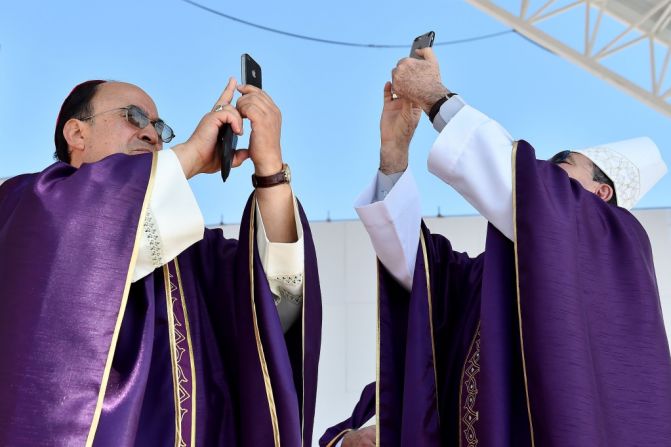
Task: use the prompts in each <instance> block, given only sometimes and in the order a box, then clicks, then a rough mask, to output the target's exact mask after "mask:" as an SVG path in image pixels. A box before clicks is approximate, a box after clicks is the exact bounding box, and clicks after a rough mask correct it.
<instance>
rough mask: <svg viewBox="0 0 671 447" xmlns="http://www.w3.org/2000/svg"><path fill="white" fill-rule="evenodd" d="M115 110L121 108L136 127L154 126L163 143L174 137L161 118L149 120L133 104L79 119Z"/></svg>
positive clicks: (82, 119)
mask: <svg viewBox="0 0 671 447" xmlns="http://www.w3.org/2000/svg"><path fill="white" fill-rule="evenodd" d="M117 110H123V111H124V116H125V118H126V121H128V122H129V123H131V124H132V125H133V126H135V127H137V128H138V129H144V128H145V127H147V125H148V124H151V125H152V126H154V129H156V133H157V134H158V136H159V137H160V138H161V141H163V142H164V143H170V141H172V139H173V138H175V133H174V132H173V131H172V128H171V127H170V126H168V125H167V124H166V123H164V122H163V120H161V119H158V120H154V121H152V120H150V119H149V117H148V116H147V114H146V113H144V112H143V111H142V109H141V108H139V107H138V106H134V105H130V106H126V107H117V108H116V109H110V110H105V111H104V112H99V113H96V114H94V115H91V116H87V117H84V118H79V120H81V121H86V120H90V119H92V118H95V117H96V116H98V115H102V114H103V113H109V112H115V111H117Z"/></svg>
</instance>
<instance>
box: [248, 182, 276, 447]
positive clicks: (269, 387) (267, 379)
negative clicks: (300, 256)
mask: <svg viewBox="0 0 671 447" xmlns="http://www.w3.org/2000/svg"><path fill="white" fill-rule="evenodd" d="M255 211H256V195H254V197H253V199H252V207H251V216H250V218H249V290H250V292H251V293H250V295H251V296H250V298H251V304H252V322H253V323H254V336H255V337H256V349H257V352H258V354H259V362H260V363H261V372H262V374H263V382H264V385H265V388H266V397H267V399H268V410H269V411H270V421H271V424H272V427H273V440H274V442H275V447H279V445H280V427H279V421H278V419H277V409H276V408H275V397H274V395H273V387H272V385H271V383H270V374H269V373H268V364H267V363H266V356H265V354H264V352H263V343H262V342H261V335H260V333H259V323H258V321H257V319H256V302H255V299H254V217H255Z"/></svg>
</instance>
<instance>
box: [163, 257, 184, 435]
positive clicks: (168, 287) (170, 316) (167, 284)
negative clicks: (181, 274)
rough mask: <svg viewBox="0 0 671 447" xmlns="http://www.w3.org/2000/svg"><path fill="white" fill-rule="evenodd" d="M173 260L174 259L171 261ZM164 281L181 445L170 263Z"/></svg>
mask: <svg viewBox="0 0 671 447" xmlns="http://www.w3.org/2000/svg"><path fill="white" fill-rule="evenodd" d="M171 262H172V261H171ZM163 281H164V282H165V305H166V310H167V312H168V314H167V316H168V339H169V340H170V342H169V343H170V366H171V369H172V392H173V399H174V401H175V446H176V447H179V446H181V445H182V444H183V439H182V424H181V423H180V421H181V413H182V406H181V404H180V402H179V374H177V368H179V365H177V358H176V357H175V351H176V349H177V347H176V345H177V341H176V340H175V314H174V312H175V310H174V309H173V303H172V284H171V283H170V268H169V267H168V264H165V265H164V266H163Z"/></svg>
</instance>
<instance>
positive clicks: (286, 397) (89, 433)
mask: <svg viewBox="0 0 671 447" xmlns="http://www.w3.org/2000/svg"><path fill="white" fill-rule="evenodd" d="M154 160H155V159H154ZM154 164H155V163H154V162H153V161H152V157H151V156H149V155H140V156H134V157H128V156H125V155H113V156H110V157H108V158H106V159H104V160H102V161H100V162H97V163H93V164H89V165H83V166H82V167H81V168H79V169H75V168H72V167H71V166H69V165H66V164H63V163H56V164H54V165H52V166H51V167H49V168H47V169H46V170H45V171H43V172H41V173H39V174H32V175H26V176H20V177H16V178H14V179H11V180H9V181H7V182H6V183H4V184H3V185H2V187H0V250H2V251H1V252H0V358H1V359H2V366H1V367H0V419H1V420H2V422H0V445H12V446H14V445H19V446H22V445H26V446H41V445H84V444H85V443H87V440H88V442H89V443H91V444H92V445H95V446H131V445H138V446H147V445H173V444H176V439H177V441H178V442H177V443H178V444H181V445H186V446H191V445H193V444H197V445H201V446H215V445H226V446H230V445H244V446H248V445H249V446H251V445H255V446H256V445H258V446H266V445H267V446H273V445H278V444H279V443H280V442H281V444H282V445H286V446H301V445H305V444H309V443H310V439H311V437H312V425H313V417H314V405H315V398H316V380H317V364H318V359H319V345H320V327H321V301H320V291H319V284H318V280H317V270H316V261H315V254H314V244H313V242H312V238H311V235H310V231H309V227H308V223H307V220H306V219H305V216H304V214H303V212H302V210H300V214H301V221H302V225H303V229H304V242H305V280H304V305H303V312H302V314H301V316H300V321H297V322H296V323H295V324H294V325H293V326H292V327H291V329H290V330H289V331H288V332H287V333H286V334H283V332H282V327H281V325H280V321H279V317H278V315H277V312H276V309H275V304H274V301H273V297H272V294H271V292H270V288H269V286H268V282H267V280H266V278H265V273H264V272H263V267H262V265H261V262H260V259H259V255H258V251H257V249H256V246H255V242H256V234H255V224H254V221H253V217H254V212H253V210H254V206H253V196H252V198H250V200H249V202H248V204H247V207H246V209H245V212H244V215H243V221H242V223H241V229H240V239H239V240H240V242H238V241H236V240H231V239H225V238H224V237H223V234H222V232H221V231H219V230H206V231H205V237H204V239H203V240H202V241H200V242H198V243H196V244H194V245H193V246H191V247H190V248H188V249H187V250H186V251H185V252H183V253H182V254H181V255H179V256H178V257H177V258H176V259H175V260H173V261H171V262H170V263H168V264H167V265H166V266H164V268H162V269H157V270H155V271H154V272H153V273H152V274H150V275H149V276H147V277H145V278H143V279H142V280H140V281H137V282H135V283H133V284H132V285H131V284H130V279H129V278H130V274H131V273H132V271H130V270H131V266H132V262H131V261H132V259H133V255H134V254H133V252H134V247H135V245H136V242H137V241H136V232H137V229H138V222H139V221H140V217H141V215H142V214H143V213H144V209H145V208H146V203H148V200H147V199H146V196H147V195H148V188H151V183H152V181H151V175H152V172H153V169H154V168H153V166H154ZM143 203H144V206H143ZM299 208H300V207H299ZM146 230H147V229H145V231H146ZM110 349H114V350H113V351H112V352H110ZM103 387H104V388H103Z"/></svg>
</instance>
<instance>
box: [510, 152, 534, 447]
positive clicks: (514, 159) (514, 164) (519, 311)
mask: <svg viewBox="0 0 671 447" xmlns="http://www.w3.org/2000/svg"><path fill="white" fill-rule="evenodd" d="M517 143H518V142H517V141H515V143H514V144H513V153H512V168H513V235H514V237H515V240H514V246H515V277H516V278H515V279H516V281H515V285H516V288H517V316H518V322H519V327H520V347H521V349H522V371H523V372H524V393H525V394H526V398H527V415H528V417H529V431H530V433H531V446H532V447H534V446H535V443H534V425H533V421H532V420H531V403H530V400H529V385H528V382H527V362H526V359H525V356H524V335H523V333H522V303H521V297H520V264H519V255H518V243H517V241H518V239H517V178H516V174H517Z"/></svg>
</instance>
